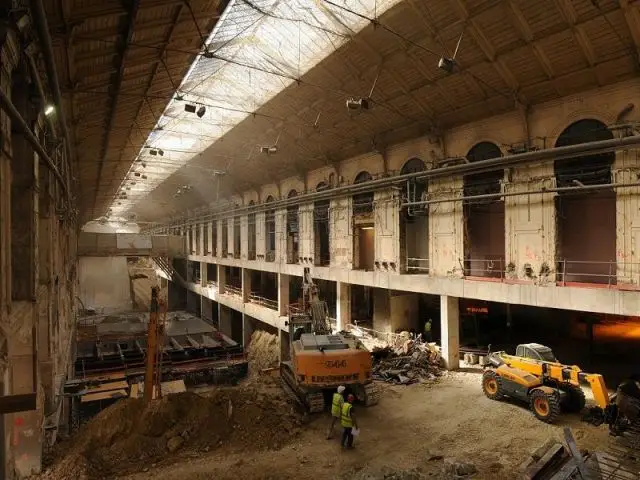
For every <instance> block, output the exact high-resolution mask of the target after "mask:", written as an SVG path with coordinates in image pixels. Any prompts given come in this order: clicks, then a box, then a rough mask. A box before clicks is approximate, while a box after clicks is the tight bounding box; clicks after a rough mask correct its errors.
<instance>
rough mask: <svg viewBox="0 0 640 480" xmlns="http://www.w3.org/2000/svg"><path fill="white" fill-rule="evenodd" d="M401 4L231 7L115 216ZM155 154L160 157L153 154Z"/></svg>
mask: <svg viewBox="0 0 640 480" xmlns="http://www.w3.org/2000/svg"><path fill="white" fill-rule="evenodd" d="M400 1H401V0H231V1H230V3H229V5H228V6H227V8H226V10H225V12H224V13H223V15H222V17H221V18H220V20H219V21H218V23H217V25H216V26H215V28H214V29H213V31H212V32H211V34H210V36H209V38H208V39H207V42H206V47H205V49H204V50H203V52H202V53H201V54H200V55H198V57H197V58H196V60H195V61H194V63H193V64H192V65H191V68H190V69H189V72H188V73H187V75H186V76H185V78H184V79H183V81H182V83H181V85H180V87H179V88H178V91H177V92H176V95H175V96H174V98H172V99H171V101H170V102H169V104H168V105H167V107H166V109H165V112H164V113H163V115H162V116H161V117H160V119H159V120H158V123H157V125H156V127H155V129H154V130H153V131H152V132H151V134H150V135H149V137H148V139H147V142H146V144H145V147H144V148H142V149H141V150H140V152H139V153H138V156H137V158H136V160H135V161H134V162H133V164H132V165H131V168H130V170H129V173H128V174H127V176H126V177H125V179H124V180H123V182H122V184H121V187H120V189H119V190H118V192H117V193H116V198H115V199H114V202H113V205H112V206H111V209H112V212H111V213H112V215H114V216H124V214H126V212H127V211H129V210H131V209H132V208H133V207H134V206H135V205H136V203H137V202H138V201H139V200H141V199H142V198H144V196H146V195H147V194H148V193H149V192H150V191H152V190H153V189H155V188H156V187H158V186H159V185H160V184H161V183H162V182H163V181H164V180H165V179H166V178H168V177H169V176H170V175H172V174H173V173H175V172H176V171H178V170H179V169H180V168H182V167H184V166H185V165H186V164H187V163H188V162H189V161H190V160H191V159H192V158H193V157H194V156H196V155H198V154H199V153H201V152H203V151H205V150H206V149H207V148H208V147H210V146H211V145H213V144H214V143H215V142H216V141H217V140H219V139H220V138H222V137H223V136H224V135H225V134H226V133H228V132H229V131H230V130H231V129H232V128H234V127H235V126H236V125H238V124H239V123H240V122H242V121H243V120H244V119H245V118H246V117H247V116H248V115H250V114H251V113H253V112H255V111H257V110H259V109H260V107H262V106H263V105H264V104H265V103H267V102H268V101H269V100H271V99H272V98H273V97H275V96H276V95H277V94H278V93H280V92H281V91H282V90H284V89H285V88H286V87H287V86H289V85H291V84H292V83H293V82H294V81H295V79H297V78H300V77H302V76H303V75H304V74H305V73H306V72H307V71H309V69H311V68H313V67H314V66H315V65H317V64H318V63H319V62H320V61H321V60H323V59H324V58H326V57H327V56H328V55H330V54H331V53H332V52H333V51H335V50H336V49H337V48H339V47H340V46H342V45H343V44H344V43H346V42H347V41H349V39H350V38H351V36H352V35H354V34H355V33H357V32H359V31H360V30H361V29H362V28H364V27H365V26H366V25H367V24H368V23H369V21H368V20H367V18H374V17H379V16H380V15H381V14H382V13H384V12H385V11H386V10H388V9H389V8H390V7H392V6H393V5H395V4H397V3H399V2H400ZM334 4H335V5H334ZM349 10H350V11H352V12H356V13H357V14H359V15H361V16H359V15H356V14H354V13H352V12H350V11H349ZM363 17H365V18H363ZM186 104H189V105H195V107H196V109H199V108H200V107H202V106H204V107H205V111H204V113H203V115H202V116H201V117H199V116H198V115H197V114H196V113H193V112H187V111H185V105H186ZM151 150H156V151H159V150H162V151H163V155H159V154H156V155H151V154H150V151H151ZM143 163H144V164H145V167H143V166H142V164H143ZM152 172H153V173H152ZM136 173H137V174H138V175H136ZM142 175H145V176H146V179H144V180H142V179H141V178H142ZM131 181H135V186H131ZM127 187H129V189H128V190H127ZM123 194H124V195H123ZM125 197H126V198H125Z"/></svg>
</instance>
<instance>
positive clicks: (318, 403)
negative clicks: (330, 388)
mask: <svg viewBox="0 0 640 480" xmlns="http://www.w3.org/2000/svg"><path fill="white" fill-rule="evenodd" d="M280 379H281V380H282V387H283V389H284V391H285V393H286V394H287V395H288V396H289V397H291V399H292V400H294V401H295V402H296V403H297V404H298V405H300V406H301V407H303V408H304V409H305V410H306V411H308V412H309V413H320V412H322V411H324V394H323V393H322V392H321V391H320V392H308V393H306V392H303V391H301V390H300V388H299V386H298V383H297V382H296V380H295V377H294V375H293V371H292V370H291V365H290V364H289V363H287V362H282V363H281V364H280Z"/></svg>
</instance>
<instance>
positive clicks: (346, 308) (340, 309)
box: [336, 282, 351, 332]
mask: <svg viewBox="0 0 640 480" xmlns="http://www.w3.org/2000/svg"><path fill="white" fill-rule="evenodd" d="M336 285H337V289H338V292H337V296H336V329H337V330H338V331H339V332H340V331H341V330H343V329H344V328H345V326H346V325H347V324H348V323H351V285H349V284H348V283H342V282H336Z"/></svg>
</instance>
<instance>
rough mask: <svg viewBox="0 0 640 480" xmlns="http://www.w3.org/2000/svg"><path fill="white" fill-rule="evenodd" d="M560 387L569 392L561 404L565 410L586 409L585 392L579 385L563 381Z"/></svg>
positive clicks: (574, 411)
mask: <svg viewBox="0 0 640 480" xmlns="http://www.w3.org/2000/svg"><path fill="white" fill-rule="evenodd" d="M559 388H560V390H562V391H563V392H566V393H567V396H566V397H565V399H564V401H563V402H562V404H561V407H562V409H563V410H565V411H566V412H569V413H578V412H581V411H582V410H583V409H584V406H585V404H586V400H585V398H584V392H583V391H582V389H581V388H580V387H579V386H577V385H571V384H570V383H563V384H561V385H559Z"/></svg>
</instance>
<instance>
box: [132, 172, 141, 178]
mask: <svg viewBox="0 0 640 480" xmlns="http://www.w3.org/2000/svg"><path fill="white" fill-rule="evenodd" d="M140 175H141V173H140V172H133V176H134V177H139V176H140Z"/></svg>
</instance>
